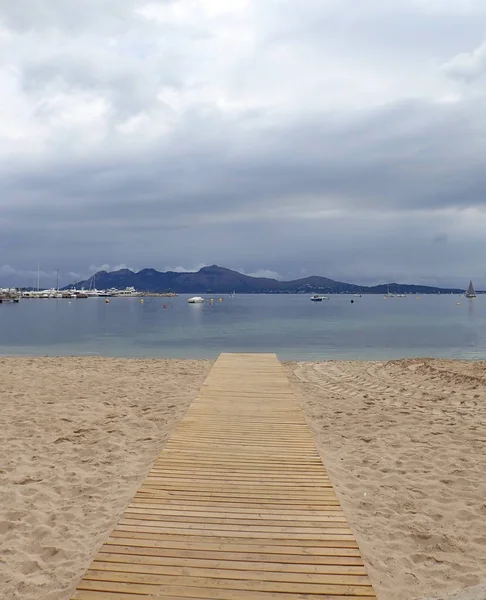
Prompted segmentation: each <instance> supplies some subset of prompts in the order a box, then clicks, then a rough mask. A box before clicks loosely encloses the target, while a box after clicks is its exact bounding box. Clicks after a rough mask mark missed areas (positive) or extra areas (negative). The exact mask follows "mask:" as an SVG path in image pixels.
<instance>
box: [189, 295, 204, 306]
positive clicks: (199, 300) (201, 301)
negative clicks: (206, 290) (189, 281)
mask: <svg viewBox="0 0 486 600" xmlns="http://www.w3.org/2000/svg"><path fill="white" fill-rule="evenodd" d="M187 302H188V303H189V304H204V298H201V296H194V297H193V298H189V300H188V301H187Z"/></svg>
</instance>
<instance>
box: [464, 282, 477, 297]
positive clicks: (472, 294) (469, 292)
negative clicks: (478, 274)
mask: <svg viewBox="0 0 486 600" xmlns="http://www.w3.org/2000/svg"><path fill="white" fill-rule="evenodd" d="M465 296H466V298H476V292H475V290H474V286H473V282H472V281H470V282H469V286H468V288H467V290H466V293H465Z"/></svg>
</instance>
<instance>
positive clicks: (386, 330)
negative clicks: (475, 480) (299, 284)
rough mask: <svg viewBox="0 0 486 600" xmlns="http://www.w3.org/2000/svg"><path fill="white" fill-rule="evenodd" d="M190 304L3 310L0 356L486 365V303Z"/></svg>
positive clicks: (46, 305) (291, 300) (63, 303)
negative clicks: (265, 357) (232, 355)
mask: <svg viewBox="0 0 486 600" xmlns="http://www.w3.org/2000/svg"><path fill="white" fill-rule="evenodd" d="M187 298H188V297H187V296H180V297H178V298H173V299H166V298H145V300H144V302H143V303H142V302H140V299H139V298H112V299H110V303H109V304H107V303H105V301H104V299H102V298H89V299H80V300H72V301H68V300H61V299H59V300H51V299H40V300H23V301H21V302H20V303H19V304H0V354H2V355H42V356H46V355H49V356H66V355H103V356H129V357H177V358H206V357H207V358H213V357H216V356H217V355H218V354H219V353H220V352H276V353H277V354H278V356H279V357H280V358H281V359H283V360H314V359H315V360H318V359H374V360H386V359H391V358H399V357H412V356H441V357H452V358H468V359H478V358H483V359H485V358H486V296H480V297H478V298H477V299H476V300H467V299H465V298H461V297H458V296H452V295H450V296H449V295H447V296H422V297H421V298H420V299H418V298H416V297H415V296H409V297H407V298H390V299H386V300H385V299H384V298H383V296H363V297H362V298H351V297H350V296H345V295H341V296H331V299H330V300H329V301H324V302H320V303H314V302H311V301H310V299H309V296H304V295H236V296H235V297H234V298H231V297H228V296H224V297H223V301H222V302H218V299H217V297H216V298H215V302H214V304H212V305H210V304H209V303H206V304H200V305H198V304H195V305H190V304H188V303H187ZM351 300H353V301H354V302H351ZM457 302H460V303H461V304H460V306H458V305H457ZM163 304H166V305H167V308H164V307H163Z"/></svg>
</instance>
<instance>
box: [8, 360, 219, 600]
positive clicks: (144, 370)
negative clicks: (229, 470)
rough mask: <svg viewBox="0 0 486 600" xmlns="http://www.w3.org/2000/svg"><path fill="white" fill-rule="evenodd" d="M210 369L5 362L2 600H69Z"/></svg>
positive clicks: (187, 364) (200, 365) (152, 363)
mask: <svg viewBox="0 0 486 600" xmlns="http://www.w3.org/2000/svg"><path fill="white" fill-rule="evenodd" d="M211 364H212V363H211V362H210V361H179V360H170V361H169V360H135V359H130V360H123V359H108V358H2V359H0V381H1V413H0V415H1V418H0V430H1V434H0V598H2V600H66V599H67V598H69V597H70V596H71V594H72V593H73V591H74V588H75V586H76V582H77V580H78V579H79V578H80V577H81V576H82V574H83V572H84V571H85V570H86V568H87V567H88V565H89V563H90V562H91V558H92V556H93V554H94V552H95V551H96V550H97V548H99V546H100V545H101V543H102V542H103V540H104V539H105V538H106V537H107V535H108V533H109V532H110V531H111V529H113V527H114V525H115V523H116V522H117V521H118V519H119V517H120V515H121V513H122V512H123V510H124V509H125V506H126V505H127V504H128V502H129V500H130V499H131V497H132V496H133V494H134V493H135V491H136V490H137V488H138V486H139V484H140V482H141V481H142V480H143V479H144V478H145V476H146V474H147V472H148V471H149V470H150V466H151V464H152V462H153V460H154V459H155V457H156V456H157V455H158V453H159V452H160V450H161V448H162V447H163V445H164V442H165V441H166V439H167V437H168V434H169V432H170V431H171V429H172V428H173V426H174V424H175V423H176V422H177V421H178V420H179V419H180V417H181V416H182V415H183V414H184V412H185V410H186V409H187V407H188V406H189V404H190V403H191V402H192V400H193V399H194V397H195V395H196V393H197V391H198V389H199V388H200V386H201V384H202V382H203V381H204V378H205V376H206V374H207V372H208V371H209V369H210V367H211Z"/></svg>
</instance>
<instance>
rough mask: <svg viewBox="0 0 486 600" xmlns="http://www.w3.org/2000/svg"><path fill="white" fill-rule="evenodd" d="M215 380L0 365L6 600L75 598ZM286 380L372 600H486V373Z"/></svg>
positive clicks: (80, 366) (298, 368)
mask: <svg viewBox="0 0 486 600" xmlns="http://www.w3.org/2000/svg"><path fill="white" fill-rule="evenodd" d="M211 364H212V363H211V362H209V361H181V360H133V359H129V360H124V359H103V358H3V359H0V382H1V388H0V389H1V394H0V403H1V404H0V407H1V408H0V432H1V433H0V597H1V598H2V600H20V599H22V600H67V599H68V598H69V597H70V595H71V594H72V592H73V590H74V588H75V585H76V582H77V581H78V579H79V578H80V577H81V576H82V574H83V573H84V571H85V569H86V568H87V567H88V565H89V564H90V562H91V559H92V557H93V556H94V554H95V553H96V551H97V549H98V548H99V546H100V545H101V543H102V541H103V540H104V539H105V538H106V537H107V535H108V533H109V532H110V531H111V529H112V528H113V526H114V525H115V523H116V521H117V520H118V518H119V516H120V515H121V513H122V512H123V510H124V508H125V506H126V505H127V504H128V502H129V500H130V499H131V497H132V496H133V494H134V493H135V490H136V489H137V488H138V486H139V484H140V483H141V482H142V481H143V479H144V478H145V476H146V474H147V472H148V471H149V469H150V466H151V463H152V461H153V460H154V459H155V457H156V456H157V454H158V453H159V452H160V450H161V449H162V447H163V445H164V442H165V440H166V439H167V437H168V435H169V433H170V431H171V429H172V428H173V426H174V424H175V423H176V422H177V420H178V419H179V418H180V417H181V416H182V414H183V413H184V411H185V409H186V408H187V406H188V405H189V404H190V402H191V401H192V400H193V398H194V397H195V396H196V394H197V391H198V389H199V387H200V385H201V384H202V382H203V380H204V377H205V375H206V374H207V372H208V371H209V368H210V366H211ZM286 369H287V373H288V375H289V376H290V378H291V380H292V383H293V385H294V388H295V390H296V392H297V393H298V396H299V399H300V401H301V402H302V405H303V408H304V410H305V411H306V414H307V417H308V420H309V423H310V425H311V427H312V429H313V431H314V432H315V434H316V438H317V441H318V447H319V450H320V452H321V454H322V456H323V457H324V461H325V463H326V466H327V468H328V470H329V472H330V475H331V477H332V480H333V482H334V484H335V486H336V491H337V493H338V495H339V497H340V500H341V502H342V504H343V508H344V510H345V512H346V515H347V517H348V519H349V521H350V523H351V526H352V527H353V529H354V532H355V535H356V537H357V539H358V541H359V543H360V547H361V550H362V553H363V556H364V559H365V562H366V564H367V567H368V570H369V573H370V577H371V579H372V582H373V584H374V586H375V588H376V591H377V593H378V598H379V600H416V599H425V598H427V599H429V598H430V599H432V598H433V599H441V600H443V599H446V598H447V599H448V600H486V385H485V384H486V363H467V362H459V361H443V360H430V359H423V360H403V361H392V362H388V363H377V362H368V363H365V362H321V363H289V364H287V365H286ZM454 592H459V593H458V594H457V595H450V594H453V593H454Z"/></svg>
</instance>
